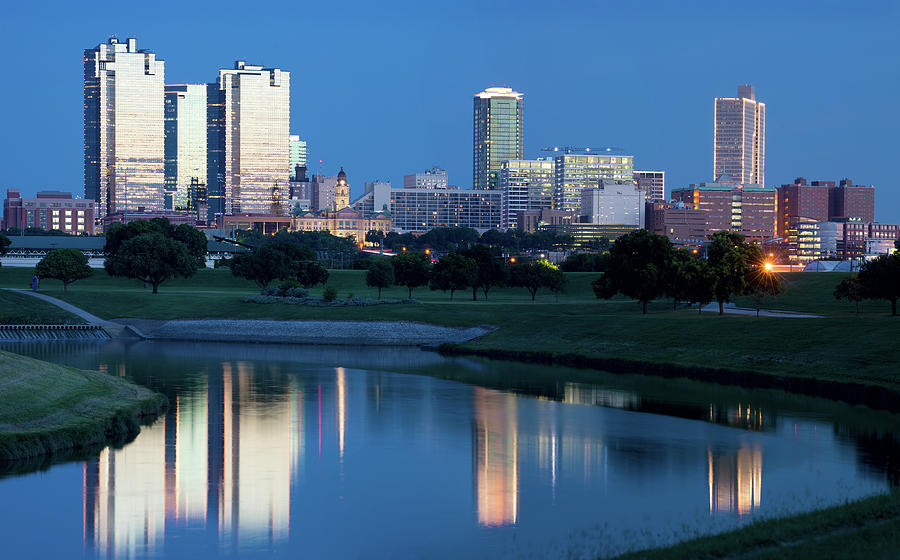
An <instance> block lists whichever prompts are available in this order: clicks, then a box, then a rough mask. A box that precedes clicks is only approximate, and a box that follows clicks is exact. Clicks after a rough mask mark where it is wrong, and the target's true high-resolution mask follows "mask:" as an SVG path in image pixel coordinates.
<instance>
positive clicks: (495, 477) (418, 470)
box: [0, 341, 900, 558]
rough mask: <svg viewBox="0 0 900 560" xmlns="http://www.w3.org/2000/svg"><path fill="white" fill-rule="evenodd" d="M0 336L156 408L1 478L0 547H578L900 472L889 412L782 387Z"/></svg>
mask: <svg viewBox="0 0 900 560" xmlns="http://www.w3.org/2000/svg"><path fill="white" fill-rule="evenodd" d="M3 348H4V349H7V350H11V351H14V352H19V353H23V354H27V355H31V356H34V357H37V358H41V359H44V360H48V361H53V362H57V363H64V364H68V365H72V366H77V367H81V368H87V369H100V370H102V371H107V372H109V373H111V374H114V375H125V376H129V377H130V378H132V379H134V380H135V381H137V382H139V383H142V384H144V385H147V386H150V387H152V388H154V389H156V390H158V391H161V392H163V393H165V394H166V395H167V396H168V397H169V399H170V408H169V411H168V412H167V413H166V415H165V416H164V417H161V418H159V419H158V420H157V421H156V422H154V423H153V424H152V425H150V426H147V427H145V428H144V429H143V431H142V432H141V434H140V435H138V436H137V438H136V439H135V440H134V441H132V442H131V443H128V444H126V445H124V446H122V447H121V448H120V449H112V448H107V449H103V450H98V452H97V453H94V454H92V456H91V457H90V458H89V459H88V460H87V461H77V462H76V461H69V462H64V463H60V464H55V465H52V466H50V467H49V468H47V469H46V470H42V471H38V472H32V473H28V474H20V475H7V476H5V477H4V478H2V479H0V500H2V503H3V506H4V507H2V508H0V535H2V542H3V547H4V556H8V557H10V558H18V557H66V558H68V557H85V558H132V557H148V556H150V557H165V558H196V557H226V556H227V557H232V556H238V557H241V558H244V557H246V558H254V557H263V556H265V557H270V556H272V555H273V553H274V555H275V556H276V557H279V556H280V557H291V558H297V557H303V558H385V557H391V558H461V557H465V558H497V557H500V558H505V557H526V558H590V557H596V556H607V555H611V554H616V553H620V552H624V551H627V550H630V549H634V548H643V547H647V546H654V545H660V544H665V543H671V542H674V541H676V540H680V539H684V538H688V537H690V536H693V535H699V534H705V533H710V532H714V531H719V530H724V529H728V528H733V527H739V526H741V525H743V524H746V523H750V522H753V521H755V520H757V519H762V518H765V517H769V516H776V515H784V514H789V513H794V512H800V511H806V510H809V509H811V508H814V507H819V506H824V505H830V504H836V503H842V502H844V501H845V500H848V499H854V498H859V497H863V496H867V495H871V494H875V493H880V492H884V491H886V490H887V489H888V488H889V486H890V484H892V483H893V482H896V479H897V473H896V471H895V470H892V469H896V468H897V466H896V465H897V464H898V463H900V461H897V457H898V456H900V453H898V452H897V448H898V446H897V443H896V441H895V439H894V437H893V436H892V435H891V432H890V430H888V429H885V428H884V425H883V424H879V423H878V422H877V421H876V420H879V419H881V418H889V415H880V414H879V413H874V412H866V413H865V414H862V416H864V417H866V418H869V417H871V418H873V419H875V420H871V421H870V420H857V419H856V418H857V417H858V416H860V415H859V414H856V412H855V411H858V409H852V408H851V407H848V406H844V405H840V404H837V403H829V402H828V401H822V400H818V399H808V398H800V397H795V396H790V395H784V394H782V393H778V392H763V391H749V390H742V389H734V388H727V387H718V386H713V385H704V384H700V383H693V382H688V381H684V380H681V381H679V380H662V379H656V378H652V377H642V376H622V375H611V374H604V373H600V372H589V371H583V370H582V371H578V370H568V369H565V368H556V367H548V366H538V365H523V364H517V363H508V362H494V361H488V360H480V359H477V360H476V359H469V358H459V357H456V358H447V357H442V356H440V355H438V354H435V353H432V352H427V351H422V350H419V349H415V348H352V347H303V346H290V345H261V344H214V343H178V342H146V341H145V342H130V343H123V342H118V341H113V342H107V343H90V342H88V343H80V342H79V343H66V342H60V343H53V344H47V343H44V344H26V343H23V344H7V345H4V346H3ZM848 418H854V420H853V421H848V420H847V419H848ZM848 422H849V423H848Z"/></svg>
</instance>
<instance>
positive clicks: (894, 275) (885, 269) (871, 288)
mask: <svg viewBox="0 0 900 560" xmlns="http://www.w3.org/2000/svg"><path fill="white" fill-rule="evenodd" d="M898 245H900V241H898ZM858 278H859V283H860V285H861V286H862V291H863V294H864V297H865V298H866V299H886V300H888V301H890V302H891V315H897V298H900V253H894V254H892V255H879V256H877V257H875V258H874V259H872V260H870V261H868V262H866V263H865V264H863V265H862V266H861V267H860V269H859V275H858Z"/></svg>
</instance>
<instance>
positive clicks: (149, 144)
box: [84, 38, 165, 216]
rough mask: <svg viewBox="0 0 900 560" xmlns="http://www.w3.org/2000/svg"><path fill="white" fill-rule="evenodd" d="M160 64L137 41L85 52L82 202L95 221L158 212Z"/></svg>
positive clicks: (161, 193)
mask: <svg viewBox="0 0 900 560" xmlns="http://www.w3.org/2000/svg"><path fill="white" fill-rule="evenodd" d="M164 83H165V75H164V61H162V60H157V58H156V55H155V54H153V53H152V52H150V51H147V50H144V49H141V50H138V48H137V39H134V38H131V39H128V40H127V41H125V42H124V43H123V42H121V41H119V40H118V39H116V38H111V39H110V40H109V42H108V43H107V44H101V45H98V46H97V47H96V48H93V49H86V50H85V51H84V196H85V198H87V199H89V200H94V201H96V202H97V207H98V208H97V209H98V211H97V215H98V216H105V215H106V214H108V213H110V212H116V211H122V210H125V211H127V210H134V209H137V208H138V207H139V206H143V207H144V208H146V209H148V210H162V209H163V205H164V190H163V185H164V176H165V169H164V162H163V157H164V154H163V137H164V132H163V118H164V117H163V113H164V111H163V84H164Z"/></svg>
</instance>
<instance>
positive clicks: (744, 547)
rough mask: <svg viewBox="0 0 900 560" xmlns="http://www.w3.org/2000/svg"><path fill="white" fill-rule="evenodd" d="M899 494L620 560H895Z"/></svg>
mask: <svg viewBox="0 0 900 560" xmlns="http://www.w3.org/2000/svg"><path fill="white" fill-rule="evenodd" d="M898 525H900V492H893V493H891V494H887V495H883V496H875V497H873V498H868V499H865V500H860V501H858V502H854V503H851V504H847V505H843V506H837V507H833V508H828V509H824V510H820V511H814V512H810V513H806V514H802V515H797V516H794V517H789V518H787V519H773V520H768V521H761V522H759V523H754V524H752V525H750V526H748V527H746V528H744V529H739V530H736V531H730V532H727V533H722V534H719V535H713V536H710V537H701V538H698V539H694V540H690V541H686V542H682V543H679V544H677V545H674V546H672V547H667V548H660V549H655V550H647V551H641V552H635V553H632V554H626V555H623V556H620V557H619V559H620V560H632V559H635V560H636V559H638V558H640V559H646V560H656V559H659V560H663V559H665V560H700V559H715V558H742V559H749V560H763V559H766V560H768V559H771V560H775V559H781V558H794V559H810V560H819V559H822V558H851V559H860V560H863V559H865V560H869V559H875V558H885V559H888V558H897V552H898V550H900V531H898V530H897V527H898Z"/></svg>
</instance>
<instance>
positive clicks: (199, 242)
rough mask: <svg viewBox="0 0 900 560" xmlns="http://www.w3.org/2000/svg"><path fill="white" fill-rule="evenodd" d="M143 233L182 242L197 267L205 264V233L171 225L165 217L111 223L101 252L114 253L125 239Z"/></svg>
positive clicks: (183, 226) (184, 226)
mask: <svg viewBox="0 0 900 560" xmlns="http://www.w3.org/2000/svg"><path fill="white" fill-rule="evenodd" d="M145 233H159V234H161V235H163V236H164V237H167V238H170V239H173V240H175V241H178V242H180V243H183V244H184V245H185V247H186V248H187V250H188V254H189V255H191V257H192V258H193V259H194V260H196V261H197V267H198V268H202V267H204V266H205V265H206V235H204V234H203V232H201V231H200V230H198V229H197V228H195V227H193V226H189V225H187V224H181V225H179V226H178V227H173V226H172V224H171V223H170V222H169V220H167V219H166V218H152V219H150V220H135V221H133V222H128V223H127V224H119V223H116V224H112V225H111V226H109V228H108V229H107V231H106V245H105V246H104V247H103V252H104V253H106V256H107V257H109V256H110V255H114V254H115V253H116V251H118V250H119V247H121V246H122V244H123V243H125V241H127V240H129V239H132V238H134V237H137V236H139V235H143V234H145Z"/></svg>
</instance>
